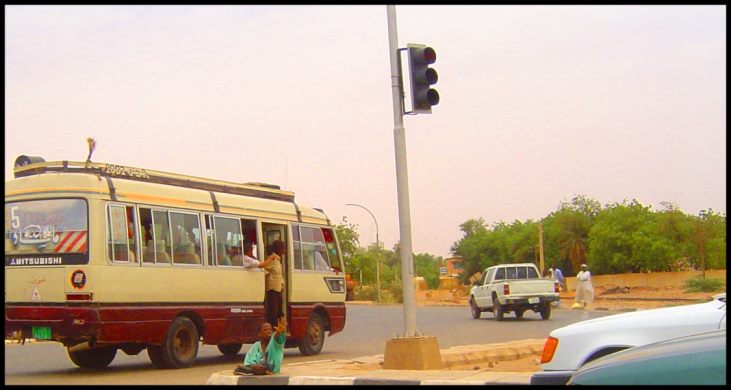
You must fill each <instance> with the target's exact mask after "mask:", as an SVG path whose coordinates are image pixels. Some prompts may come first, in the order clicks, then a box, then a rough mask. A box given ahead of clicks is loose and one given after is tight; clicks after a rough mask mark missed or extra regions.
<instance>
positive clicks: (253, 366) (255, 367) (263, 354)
mask: <svg viewBox="0 0 731 390" xmlns="http://www.w3.org/2000/svg"><path fill="white" fill-rule="evenodd" d="M286 329H287V321H286V320H285V319H284V318H281V319H279V322H278V323H277V327H276V328H274V331H272V325H271V324H270V323H268V322H264V323H262V324H261V325H259V341H257V342H256V343H254V345H253V346H252V347H251V349H249V352H247V353H246V357H244V364H243V365H241V364H239V365H238V366H236V369H234V374H236V375H271V374H278V373H279V369H280V367H281V366H282V359H283V358H284V342H285V341H286V339H287V335H286Z"/></svg>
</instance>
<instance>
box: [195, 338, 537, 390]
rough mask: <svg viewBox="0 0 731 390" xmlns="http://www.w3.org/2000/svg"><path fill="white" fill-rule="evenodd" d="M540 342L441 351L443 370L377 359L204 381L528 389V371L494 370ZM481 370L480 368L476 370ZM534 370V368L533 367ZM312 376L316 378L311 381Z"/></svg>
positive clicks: (533, 352)
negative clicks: (397, 366)
mask: <svg viewBox="0 0 731 390" xmlns="http://www.w3.org/2000/svg"><path fill="white" fill-rule="evenodd" d="M544 343H545V340H544V339H526V340H517V341H511V342H505V343H496V344H482V345H464V346H455V347H451V348H447V349H441V350H440V353H441V356H442V360H443V361H444V366H445V368H444V369H441V370H386V369H383V355H375V356H363V357H360V358H355V359H351V360H341V359H335V360H318V361H313V362H302V363H293V364H285V365H283V366H282V370H281V372H280V373H279V374H277V375H269V376H239V375H234V374H233V367H232V368H231V370H225V371H220V372H217V373H214V374H212V375H211V376H210V377H209V378H208V382H207V384H209V385H246V386H249V385H265V384H266V385H281V384H292V385H293V384H307V385H310V384H312V385H315V384H322V385H324V384H331V385H337V384H340V385H389V384H394V385H396V384H402V385H403V384H411V385H438V384H465V385H468V384H474V385H490V384H503V385H504V384H528V383H529V382H530V376H531V375H532V374H533V371H529V372H509V371H498V370H495V369H494V368H495V366H496V365H497V363H499V362H508V361H514V360H518V359H524V358H530V357H535V359H538V358H539V357H540V354H541V352H542V350H543V344H544ZM481 366H484V367H481ZM535 367H536V369H537V368H538V365H537V364H536V366H535ZM313 373H318V374H319V375H312V374H313Z"/></svg>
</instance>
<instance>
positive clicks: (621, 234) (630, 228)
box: [588, 199, 653, 274]
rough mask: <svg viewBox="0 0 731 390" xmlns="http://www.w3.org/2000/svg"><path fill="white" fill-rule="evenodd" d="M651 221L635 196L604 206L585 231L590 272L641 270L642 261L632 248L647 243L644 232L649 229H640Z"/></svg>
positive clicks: (648, 210)
mask: <svg viewBox="0 0 731 390" xmlns="http://www.w3.org/2000/svg"><path fill="white" fill-rule="evenodd" d="M651 223H653V217H652V212H651V211H650V208H649V207H646V206H643V205H641V204H640V203H639V202H638V201H637V200H635V199H633V200H632V201H631V202H629V203H628V202H627V201H626V200H625V201H623V202H622V203H621V204H619V203H614V204H612V205H608V206H607V207H606V208H605V209H604V210H603V211H602V212H601V213H599V215H598V216H597V217H596V221H595V223H594V226H593V227H592V228H591V230H590V231H589V237H590V238H589V250H588V253H589V256H588V261H589V265H590V268H591V269H592V271H593V273H596V274H608V273H624V272H640V271H642V270H643V265H642V261H641V260H640V258H639V257H637V256H636V255H637V254H639V253H637V254H636V253H634V251H637V249H638V247H642V246H643V245H647V243H646V238H645V237H644V235H646V234H647V233H648V232H649V230H647V229H644V230H642V231H641V228H642V227H643V226H645V225H648V224H651ZM633 249H634V251H633Z"/></svg>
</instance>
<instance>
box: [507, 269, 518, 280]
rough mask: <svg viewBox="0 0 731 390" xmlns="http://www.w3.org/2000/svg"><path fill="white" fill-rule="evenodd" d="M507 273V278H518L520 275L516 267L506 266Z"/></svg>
mask: <svg viewBox="0 0 731 390" xmlns="http://www.w3.org/2000/svg"><path fill="white" fill-rule="evenodd" d="M505 275H506V277H507V279H517V278H518V275H517V272H516V271H515V267H510V268H505Z"/></svg>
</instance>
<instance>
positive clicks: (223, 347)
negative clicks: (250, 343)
mask: <svg viewBox="0 0 731 390" xmlns="http://www.w3.org/2000/svg"><path fill="white" fill-rule="evenodd" d="M242 346H243V344H241V343H235V344H219V345H218V350H219V351H221V353H222V354H224V355H225V356H236V355H237V354H238V353H239V351H240V350H241V347H242Z"/></svg>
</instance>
